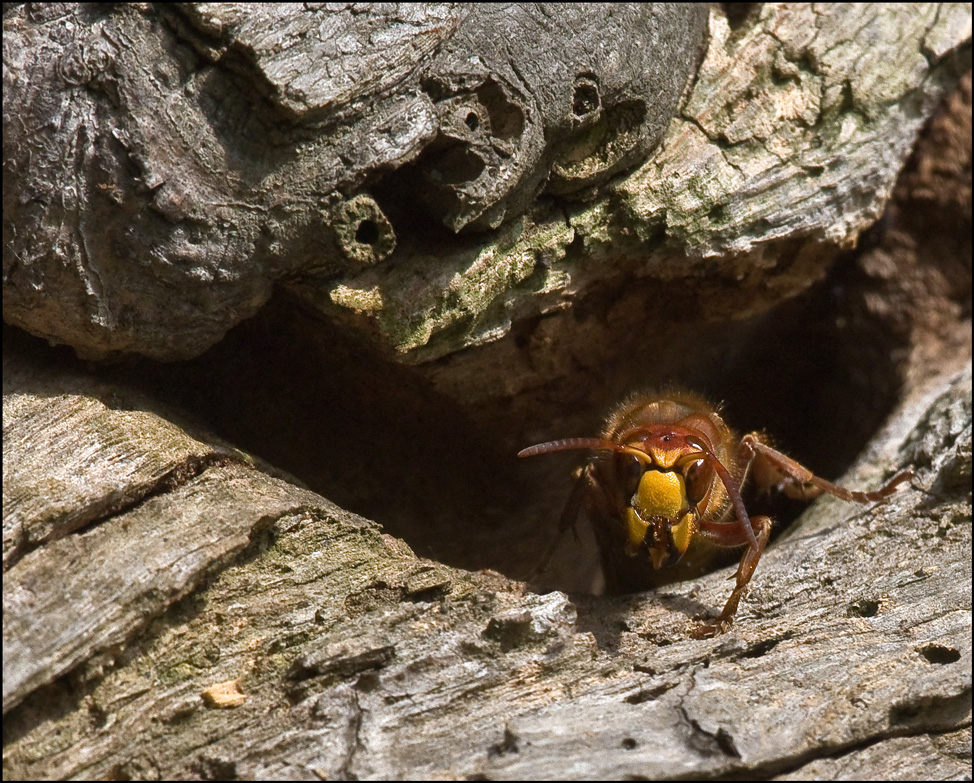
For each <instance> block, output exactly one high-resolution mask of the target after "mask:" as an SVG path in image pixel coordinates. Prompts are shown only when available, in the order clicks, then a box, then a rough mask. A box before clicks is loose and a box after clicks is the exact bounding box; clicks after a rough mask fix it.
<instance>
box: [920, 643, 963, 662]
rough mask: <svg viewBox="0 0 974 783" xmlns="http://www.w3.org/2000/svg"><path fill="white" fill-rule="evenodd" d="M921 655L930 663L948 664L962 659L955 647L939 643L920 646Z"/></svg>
mask: <svg viewBox="0 0 974 783" xmlns="http://www.w3.org/2000/svg"><path fill="white" fill-rule="evenodd" d="M920 655H922V656H923V657H924V658H926V659H927V660H928V661H929V662H930V663H936V664H940V665H943V664H947V663H957V661H959V660H960V653H959V652H958V651H957V650H955V649H954V648H953V647H943V646H941V645H939V644H928V645H927V646H926V647H922V648H920Z"/></svg>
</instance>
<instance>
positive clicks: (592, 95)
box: [572, 80, 600, 119]
mask: <svg viewBox="0 0 974 783" xmlns="http://www.w3.org/2000/svg"><path fill="white" fill-rule="evenodd" d="M599 103H600V101H599V90H598V87H596V86H595V85H594V84H593V83H592V82H590V81H588V80H586V81H582V82H580V83H578V84H577V85H575V94H574V95H573V96H572V114H574V115H575V116H576V117H577V118H578V119H581V118H583V117H585V116H587V115H589V114H591V113H592V112H595V111H598V108H599Z"/></svg>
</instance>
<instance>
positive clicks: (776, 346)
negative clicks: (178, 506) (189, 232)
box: [157, 270, 899, 616]
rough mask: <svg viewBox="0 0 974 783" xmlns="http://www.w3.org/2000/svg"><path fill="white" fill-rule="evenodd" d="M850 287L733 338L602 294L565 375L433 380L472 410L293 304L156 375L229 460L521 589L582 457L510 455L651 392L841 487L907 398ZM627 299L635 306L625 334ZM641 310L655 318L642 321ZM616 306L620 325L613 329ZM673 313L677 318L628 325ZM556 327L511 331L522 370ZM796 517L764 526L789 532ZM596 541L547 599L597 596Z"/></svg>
mask: <svg viewBox="0 0 974 783" xmlns="http://www.w3.org/2000/svg"><path fill="white" fill-rule="evenodd" d="M715 285H717V284H716V283H715ZM856 287H857V284H856V282H855V281H854V280H852V279H851V278H850V276H849V275H848V274H847V273H845V272H842V271H841V270H838V271H837V272H836V273H835V274H833V275H832V276H831V277H830V278H829V279H828V280H827V281H825V282H824V283H823V284H822V285H820V286H818V287H816V289H815V290H813V291H810V292H809V293H807V294H805V295H803V296H801V297H799V298H797V299H794V300H791V301H789V302H785V303H784V304H782V305H780V306H779V307H778V308H776V309H774V310H772V311H770V312H768V313H766V314H764V315H761V316H757V317H754V318H749V319H744V320H740V319H737V318H735V317H734V310H733V305H729V310H728V316H727V318H726V319H718V318H715V319H714V320H706V319H702V318H697V317H695V316H694V315H693V314H694V313H696V312H697V311H696V310H695V309H694V308H695V303H696V299H694V297H693V296H689V295H688V294H687V293H686V290H687V286H686V284H685V283H683V282H674V283H672V284H664V283H659V281H653V282H648V281H644V282H642V283H637V284H632V283H626V284H625V285H620V286H618V287H606V289H605V291H604V292H602V293H600V292H599V291H595V292H593V294H592V295H591V296H590V297H589V298H588V299H587V300H586V301H584V302H581V303H580V306H578V307H576V308H574V310H573V311H572V312H571V313H569V314H567V315H564V316H560V317H561V318H562V319H563V320H562V321H560V322H559V324H558V326H557V327H556V328H555V329H554V330H553V331H552V334H555V335H559V334H561V333H562V331H564V330H567V331H568V333H569V335H572V334H574V332H572V330H577V331H578V332H579V333H587V332H588V331H589V330H590V329H591V325H592V324H594V323H601V324H603V325H604V324H612V328H609V327H608V326H606V329H607V331H606V332H605V334H604V336H600V337H599V338H598V339H597V340H596V341H595V342H594V343H591V344H589V345H588V346H587V347H585V349H584V350H583V349H582V347H581V343H579V342H577V341H574V338H573V337H571V336H570V337H569V338H566V341H565V342H564V344H560V345H553V346H552V350H569V351H575V353H574V354H573V357H574V358H573V361H574V362H575V366H576V371H575V372H574V373H571V374H568V375H566V376H564V377H561V378H556V379H554V380H551V381H550V382H548V383H546V384H544V385H540V386H538V387H537V388H535V389H534V390H532V391H523V392H520V393H518V394H515V395H513V396H510V395H507V394H505V392H504V391H503V385H504V379H505V378H506V377H507V376H506V373H508V372H510V371H509V370H508V369H506V368H505V366H504V365H503V363H501V364H498V359H497V357H498V356H501V357H503V356H504V353H503V351H501V352H500V353H498V352H497V351H498V349H497V348H496V347H495V348H491V347H490V346H488V347H487V348H486V349H484V350H483V351H482V352H478V351H470V352H467V353H466V355H465V356H451V357H449V358H447V359H445V360H441V361H440V362H439V363H438V366H437V368H436V369H437V373H440V375H439V377H440V378H441V379H442V378H453V379H454V380H456V379H457V378H466V379H467V380H465V381H463V383H466V384H467V388H468V389H469V390H470V392H471V393H473V399H475V401H474V402H470V401H469V399H471V395H470V394H453V395H451V396H447V395H443V394H440V393H438V392H437V391H436V390H435V389H434V387H433V386H432V384H431V383H430V380H429V377H428V375H427V373H428V371H429V370H430V369H431V367H422V366H421V367H419V368H413V367H408V366H404V365H402V364H399V363H396V362H394V361H392V360H390V359H387V358H385V357H383V356H381V355H380V354H378V353H377V352H376V351H375V350H374V349H371V348H369V347H368V346H366V345H365V344H364V343H362V344H360V343H358V342H357V341H355V340H354V339H350V338H349V337H348V336H347V334H346V333H344V332H342V331H341V330H339V329H338V328H335V327H332V326H330V325H329V324H328V323H326V322H325V321H323V320H322V319H321V318H320V317H319V316H316V315H313V314H311V313H310V312H308V311H305V310H304V309H303V308H302V307H301V306H300V305H298V304H297V302H296V301H294V300H292V299H291V298H290V297H288V296H285V295H278V296H276V297H275V298H274V299H273V300H272V302H271V304H270V305H268V307H266V308H265V309H264V311H262V312H261V313H260V314H259V315H258V316H257V317H255V318H253V319H251V320H250V321H248V322H245V323H244V324H241V325H240V326H239V327H237V328H236V329H235V330H233V332H231V333H230V335H228V337H227V338H226V339H225V340H224V341H223V342H222V343H220V344H219V345H217V346H216V347H215V348H214V349H212V350H211V351H210V352H208V353H207V354H206V355H204V356H203V357H201V358H200V359H197V360H195V361H193V362H187V363H184V364H181V365H166V366H160V367H159V368H158V370H157V374H158V377H159V382H160V383H165V384H166V386H167V387H168V390H167V391H165V392H164V393H163V394H164V395H167V396H174V397H177V398H182V399H183V401H184V402H185V403H186V405H187V406H188V407H190V408H191V409H192V410H194V411H195V412H196V413H197V415H199V417H200V418H202V419H203V420H205V421H206V422H207V423H208V424H209V425H210V426H212V427H213V428H214V429H215V430H216V431H217V432H218V434H220V435H221V436H223V437H224V438H226V439H227V440H228V441H230V442H231V443H233V444H234V445H236V446H238V447H240V448H243V449H246V450H248V451H250V452H252V453H254V454H256V455H257V456H259V457H262V458H263V459H265V460H267V461H268V462H270V463H271V464H274V465H276V466H278V467H279V468H281V469H283V470H286V471H288V472H290V473H291V474H293V475H294V476H296V477H297V478H298V479H300V480H301V481H302V482H304V483H305V484H307V485H308V486H309V487H310V488H311V489H314V490H316V491H318V492H320V493H321V494H323V495H324V496H325V497H328V498H330V499H331V500H333V501H335V502H336V503H338V504H339V505H341V506H343V507H345V508H347V509H349V510H350V511H354V512H357V513H360V514H362V515H363V516H366V517H368V518H371V519H373V520H375V521H377V522H379V523H380V524H381V525H382V526H383V527H384V528H385V529H386V530H387V531H388V532H390V533H392V534H393V535H396V536H399V537H402V538H403V539H404V540H405V541H406V542H407V543H408V544H409V545H410V546H412V547H413V548H414V549H415V550H416V551H417V552H418V553H419V554H421V555H424V556H428V557H432V558H435V559H438V560H440V561H442V562H445V563H447V564H450V565H458V566H462V567H466V568H471V569H477V568H493V569H496V570H498V571H500V572H502V573H505V574H507V575H508V576H511V577H514V578H519V579H523V578H525V577H526V576H527V575H528V574H529V573H530V572H531V571H532V570H533V568H534V566H535V565H536V563H537V560H538V558H539V556H540V554H541V552H542V551H543V550H544V549H545V548H546V547H547V545H548V544H549V543H550V541H551V538H552V536H553V535H554V532H555V530H556V527H557V520H558V517H559V514H560V513H561V510H562V507H563V504H564V502H565V499H566V497H567V494H568V492H569V490H570V487H571V471H572V468H573V467H574V466H576V465H578V464H580V463H581V462H582V461H583V460H584V454H574V453H564V454H555V455H548V456H545V457H535V458H532V459H531V460H518V459H517V458H516V457H515V454H516V453H517V451H518V450H519V449H521V448H523V447H525V446H528V445H530V444H532V443H536V442H540V441H541V440H548V439H553V438H558V437H570V436H591V435H596V434H597V433H598V431H599V427H600V425H601V422H602V419H603V417H604V416H605V414H606V413H607V412H608V411H609V410H610V409H611V408H612V407H614V406H615V405H616V404H617V403H619V402H620V401H621V400H622V399H623V398H624V397H625V396H626V395H627V394H629V393H631V392H632V391H634V390H637V389H640V388H646V387H647V386H653V385H657V386H658V385H666V384H673V385H678V386H682V387H685V388H688V389H692V390H695V391H698V392H701V393H703V394H705V395H707V396H709V398H710V399H712V400H713V401H715V402H723V403H724V407H723V414H724V416H725V418H726V419H727V420H728V422H729V423H730V424H731V425H732V426H733V427H734V428H735V429H737V430H738V431H740V432H744V431H749V430H751V429H762V430H766V431H767V432H768V433H769V434H771V436H772V437H773V438H774V441H775V443H776V444H777V445H779V446H780V447H781V448H782V449H783V450H785V451H786V452H787V453H789V454H791V455H792V456H794V457H795V458H796V459H799V460H800V461H802V462H804V463H805V464H807V465H808V466H809V467H810V468H812V469H813V470H815V471H816V472H818V473H819V474H821V475H823V476H825V477H826V478H837V477H838V476H840V475H841V473H842V471H843V470H844V469H845V468H846V467H847V466H848V465H849V463H850V462H851V461H852V460H853V459H854V458H855V457H856V456H857V455H858V453H859V451H860V450H861V448H862V446H863V445H864V444H865V443H866V441H867V440H868V438H869V437H870V435H871V434H872V433H873V432H874V430H875V429H876V427H878V426H879V424H880V423H881V422H882V420H883V418H884V417H885V415H886V414H887V413H888V411H889V409H890V407H891V405H892V404H893V403H894V402H895V400H896V397H897V393H898V388H897V378H898V377H899V376H898V375H897V372H896V368H895V363H894V360H893V359H892V358H891V354H892V351H891V346H890V339H891V335H890V334H888V333H887V332H886V331H885V330H883V329H879V328H878V327H876V326H875V325H873V324H870V323H869V322H868V321H863V320H862V319H860V318H858V317H847V313H848V311H849V307H850V301H849V300H850V297H851V296H852V294H851V293H850V292H851V291H853V290H855V289H856ZM625 296H631V297H632V301H633V306H632V310H631V312H630V315H629V316H626V315H624V313H625V312H627V311H626V310H625V308H624V307H623V304H624V301H623V300H624V298H625ZM600 297H604V301H601V300H600ZM853 298H854V297H853ZM647 301H653V302H656V303H658V304H659V305H660V307H659V308H655V309H654V308H646V307H645V302H647ZM664 304H665V308H664V307H663V305H664ZM613 306H617V311H613V312H616V315H615V316H613V318H614V319H616V320H615V321H612V320H610V321H606V319H605V315H604V313H605V312H608V311H609V310H611V308H612V307H613ZM664 311H665V312H667V313H670V314H671V316H668V317H666V318H663V319H658V320H654V321H649V322H643V323H640V322H637V321H634V320H632V319H634V318H635V319H639V318H646V317H647V313H649V314H650V316H652V317H655V315H654V314H655V313H658V312H664ZM620 313H622V314H620ZM681 313H682V314H690V317H681V316H680V315H679V314H681ZM840 313H842V314H844V315H843V318H841V319H840V318H839V314H840ZM672 314H676V315H672ZM630 316H631V317H630ZM545 326H546V318H544V317H542V318H532V319H527V320H526V321H525V323H523V324H522V323H518V324H515V329H514V332H513V334H512V336H511V337H509V338H506V339H508V340H510V341H511V345H512V348H511V350H527V349H528V346H530V345H531V344H532V341H533V340H534V337H533V335H534V333H535V331H536V330H539V329H541V330H543V329H544V328H545ZM893 338H894V339H895V336H893ZM515 343H516V344H517V345H520V346H521V348H520V349H514V348H513V345H514V344H515ZM504 350H507V349H504ZM586 351H589V353H586ZM481 357H482V361H481ZM464 362H465V363H464ZM478 362H479V363H478ZM451 372H452V373H456V375H453V376H451V375H450V373H451ZM494 389H496V392H495V391H494ZM802 508H803V506H801V505H800V504H799V505H797V507H791V506H786V507H785V508H784V510H783V511H781V510H779V509H777V508H774V509H772V510H771V511H770V512H765V511H763V510H762V511H760V512H758V513H771V514H772V515H773V516H774V517H775V519H776V523H779V524H780V523H782V522H783V521H785V520H786V518H787V516H788V515H789V514H794V513H796V512H797V511H800V510H801V509H802ZM587 528H588V523H587V522H586V521H585V519H584V516H583V517H582V518H581V519H580V522H579V532H580V535H581V536H582V539H583V542H585V541H586V540H587V541H588V543H586V544H583V545H582V546H579V545H578V544H577V543H576V542H575V541H574V539H573V538H572V536H571V535H568V536H566V537H565V539H564V541H563V542H562V543H561V546H560V548H559V550H558V552H557V553H556V557H555V558H554V560H553V562H552V568H551V569H550V572H549V573H547V574H545V576H544V578H543V580H542V581H543V583H544V584H547V585H549V586H553V587H562V588H565V589H572V590H586V589H590V588H591V586H592V584H593V579H594V578H595V574H596V573H597V565H596V562H595V558H594V554H593V551H592V549H591V541H590V533H589V532H588V530H587ZM587 537H588V538H587ZM857 611H858V612H861V613H860V616H869V614H868V612H869V611H870V610H869V608H868V607H866V606H863V607H860V609H858V610H857ZM873 611H878V604H877V606H876V607H875V609H874V610H873Z"/></svg>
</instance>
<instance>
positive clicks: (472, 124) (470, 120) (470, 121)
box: [464, 112, 480, 131]
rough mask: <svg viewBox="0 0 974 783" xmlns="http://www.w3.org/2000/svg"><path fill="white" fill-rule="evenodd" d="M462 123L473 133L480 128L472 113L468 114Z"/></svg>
mask: <svg viewBox="0 0 974 783" xmlns="http://www.w3.org/2000/svg"><path fill="white" fill-rule="evenodd" d="M464 122H465V123H466V125H467V127H468V128H470V130H472V131H475V130H477V128H479V127H480V118H479V117H478V116H477V115H476V114H475V113H474V112H470V113H469V114H468V115H467V117H466V119H465V120H464Z"/></svg>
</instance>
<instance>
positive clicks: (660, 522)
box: [518, 392, 911, 636]
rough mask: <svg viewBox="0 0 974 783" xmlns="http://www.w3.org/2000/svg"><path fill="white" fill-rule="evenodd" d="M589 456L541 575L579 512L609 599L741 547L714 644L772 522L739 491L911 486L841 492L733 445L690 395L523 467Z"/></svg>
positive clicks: (681, 575) (758, 438) (614, 422)
mask: <svg viewBox="0 0 974 783" xmlns="http://www.w3.org/2000/svg"><path fill="white" fill-rule="evenodd" d="M574 449H588V450H590V451H592V452H593V454H592V457H591V459H590V460H589V462H588V463H587V464H586V465H585V467H584V468H582V469H581V470H580V471H578V475H577V479H576V482H575V487H574V489H573V490H572V493H571V496H570V497H569V500H568V503H567V505H566V507H565V511H564V512H563V514H562V518H561V525H560V528H559V535H558V538H557V539H556V540H555V541H554V543H553V544H552V546H551V547H550V548H549V550H548V552H547V553H546V554H545V556H544V557H543V558H542V560H541V563H540V565H539V569H538V570H539V571H540V570H543V569H544V567H545V566H546V565H547V561H548V560H549V559H550V557H551V555H552V554H553V552H554V549H555V547H556V546H557V543H558V540H559V539H560V538H561V535H562V534H563V533H564V532H565V531H566V530H567V529H568V528H569V527H572V526H574V524H575V521H576V519H577V517H578V512H579V509H580V507H581V506H582V505H584V506H585V508H586V510H587V512H588V514H589V517H590V518H591V520H592V523H593V525H592V526H593V530H594V532H595V536H596V540H597V542H598V546H599V552H600V555H601V560H602V570H603V573H604V576H605V581H606V587H607V589H608V590H609V591H610V592H634V591H638V590H644V589H646V588H648V587H654V586H657V585H660V584H666V583H668V582H673V581H677V580H679V579H685V578H689V577H691V576H695V575H698V574H700V573H702V572H703V571H704V570H705V569H706V567H707V565H708V563H709V562H710V560H711V559H712V556H713V554H714V552H715V551H716V550H717V549H720V548H735V547H742V546H746V547H747V549H746V550H745V551H744V555H743V556H742V557H741V562H740V565H739V566H738V569H737V574H736V584H735V586H734V589H733V591H732V592H731V595H730V598H728V599H727V604H726V605H725V606H724V609H723V611H722V612H721V614H720V618H719V619H718V621H717V624H716V625H714V626H711V625H707V626H704V627H703V628H702V629H700V630H699V632H698V635H704V636H706V635H712V634H713V633H717V632H720V631H723V630H726V628H727V627H728V626H730V624H731V623H732V622H733V619H734V615H735V613H736V612H737V607H738V604H739V603H740V601H741V597H742V595H743V593H744V590H745V588H746V587H747V584H748V582H750V580H751V576H752V575H753V574H754V569H755V568H756V567H757V564H758V560H759V559H760V558H761V554H762V552H764V548H765V546H766V545H767V543H768V536H769V534H770V533H771V520H770V519H769V518H768V517H766V516H755V517H752V516H749V515H748V513H747V509H746V508H745V507H744V501H743V500H742V499H741V487H742V486H743V485H744V483H745V482H746V481H747V479H748V478H749V477H751V478H753V480H754V481H755V483H756V484H757V485H758V486H759V487H760V488H762V489H769V488H771V487H775V486H776V487H777V488H778V489H779V490H780V491H782V492H784V493H785V494H786V495H788V496H790V497H794V498H807V499H812V498H814V497H817V496H818V495H820V494H822V493H823V492H826V493H828V494H831V495H835V496H836V497H838V498H841V499H843V500H849V501H855V502H857V503H868V502H871V501H877V500H882V499H884V498H887V497H889V496H890V495H891V494H892V493H893V491H894V490H895V488H896V486H897V485H898V484H900V483H901V482H903V481H906V480H907V479H909V478H910V476H911V473H910V472H909V471H904V472H902V473H900V474H898V475H897V476H895V477H894V478H893V479H892V480H891V481H890V482H889V483H888V484H887V485H886V486H885V487H883V488H882V489H880V490H878V491H876V492H854V491H851V490H848V489H843V488H842V487H838V486H836V485H835V484H832V483H830V482H828V481H826V480H825V479H822V478H819V477H818V476H816V475H815V474H813V473H812V472H811V471H810V470H808V469H807V468H805V467H804V466H802V465H800V464H799V463H797V462H795V461H794V460H793V459H791V458H790V457H788V456H786V455H784V454H782V453H781V452H779V451H776V450H775V449H773V448H771V446H770V445H769V444H768V442H767V439H766V438H765V436H763V435H762V434H760V433H757V432H752V433H749V434H747V435H744V436H743V437H741V438H738V437H737V436H736V435H735V434H734V433H733V432H732V431H731V429H730V428H729V427H728V426H727V425H726V424H725V423H724V421H723V419H722V418H721V417H720V415H719V414H718V413H717V411H716V410H715V409H714V407H713V406H712V405H710V404H709V403H707V402H706V401H705V400H704V399H703V398H701V397H698V396H697V395H695V394H691V393H688V392H669V393H668V394H666V395H665V396H662V397H652V396H637V397H634V398H632V399H630V400H628V401H627V402H625V403H623V404H622V405H621V406H620V407H619V408H618V409H616V411H615V412H614V413H613V414H612V415H611V416H610V417H609V419H608V421H607V422H606V425H605V428H604V429H603V431H602V436H601V437H600V438H568V439H565V440H556V441H551V442H549V443H540V444H538V445H536V446H530V447H528V448H526V449H524V450H522V451H521V452H520V453H519V454H518V456H519V457H530V456H534V455H536V454H547V453H550V452H554V451H567V450H574Z"/></svg>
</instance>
